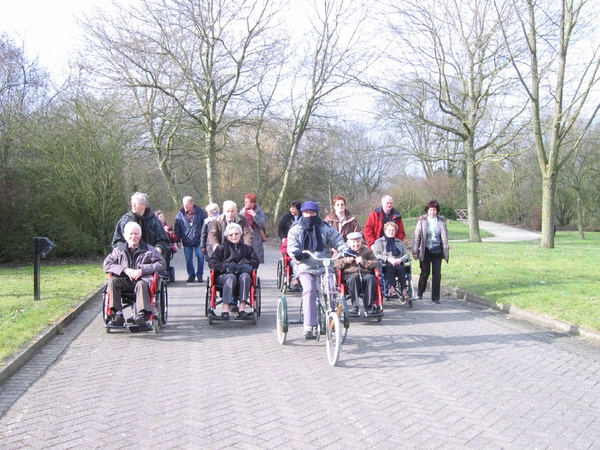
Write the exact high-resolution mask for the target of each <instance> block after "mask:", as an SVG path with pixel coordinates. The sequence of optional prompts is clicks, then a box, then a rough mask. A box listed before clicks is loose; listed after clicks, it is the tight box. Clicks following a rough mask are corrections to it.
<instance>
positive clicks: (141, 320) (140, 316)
mask: <svg viewBox="0 0 600 450" xmlns="http://www.w3.org/2000/svg"><path fill="white" fill-rule="evenodd" d="M134 322H135V324H136V325H146V315H145V314H144V313H143V312H142V311H140V312H139V313H137V316H135V320H134Z"/></svg>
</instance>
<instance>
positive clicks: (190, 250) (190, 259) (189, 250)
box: [183, 244, 204, 279]
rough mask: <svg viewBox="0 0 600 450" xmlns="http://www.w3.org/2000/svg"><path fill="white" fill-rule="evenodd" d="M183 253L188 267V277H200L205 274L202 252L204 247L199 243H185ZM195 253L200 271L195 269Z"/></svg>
mask: <svg viewBox="0 0 600 450" xmlns="http://www.w3.org/2000/svg"><path fill="white" fill-rule="evenodd" d="M183 253H184V254H185V265H186V267H187V273H188V277H189V278H192V277H194V276H196V277H198V279H200V278H202V275H204V255H203V254H202V248H201V247H200V244H198V245H184V246H183ZM194 253H196V259H197V260H198V271H197V272H195V271H194Z"/></svg>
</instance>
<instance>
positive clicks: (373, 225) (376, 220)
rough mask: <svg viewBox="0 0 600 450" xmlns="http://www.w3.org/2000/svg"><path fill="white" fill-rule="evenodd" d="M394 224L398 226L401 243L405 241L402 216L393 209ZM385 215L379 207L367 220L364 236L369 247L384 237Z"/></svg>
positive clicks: (397, 236)
mask: <svg viewBox="0 0 600 450" xmlns="http://www.w3.org/2000/svg"><path fill="white" fill-rule="evenodd" d="M391 215H392V222H394V223H395V224H396V225H398V231H397V232H396V238H397V239H400V240H401V241H403V240H404V236H405V234H406V233H405V232H404V224H403V223H402V214H400V213H399V212H398V211H396V210H395V209H394V208H392V211H391ZM384 217H385V214H384V212H383V208H382V207H381V206H378V207H377V208H376V209H375V210H373V212H371V214H370V215H369V218H368V219H367V223H366V224H365V229H364V235H365V239H366V241H367V245H368V246H369V247H371V246H372V245H373V244H374V243H375V241H376V240H377V239H379V238H380V237H382V236H383V225H384V223H383V218H384Z"/></svg>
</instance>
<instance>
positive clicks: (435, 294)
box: [418, 249, 443, 301]
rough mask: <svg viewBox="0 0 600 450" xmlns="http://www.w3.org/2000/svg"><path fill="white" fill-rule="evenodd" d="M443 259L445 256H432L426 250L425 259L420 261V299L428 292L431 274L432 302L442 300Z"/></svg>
mask: <svg viewBox="0 0 600 450" xmlns="http://www.w3.org/2000/svg"><path fill="white" fill-rule="evenodd" d="M442 259H443V255H432V254H431V252H430V251H429V250H428V249H425V259H424V260H423V261H420V265H421V276H420V277H419V288H418V295H419V297H422V296H423V293H424V292H425V291H426V290H427V280H428V279H429V274H430V273H431V300H434V301H435V300H439V299H440V284H441V282H442Z"/></svg>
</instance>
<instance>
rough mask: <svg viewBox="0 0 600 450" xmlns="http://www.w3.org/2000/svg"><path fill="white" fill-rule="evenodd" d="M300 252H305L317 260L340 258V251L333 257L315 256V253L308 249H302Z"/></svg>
mask: <svg viewBox="0 0 600 450" xmlns="http://www.w3.org/2000/svg"><path fill="white" fill-rule="evenodd" d="M302 253H306V254H307V255H309V256H310V257H311V258H313V259H316V260H317V261H335V260H336V259H338V258H341V256H342V254H341V253H340V252H338V254H337V255H336V256H335V257H333V258H319V257H317V255H315V254H314V253H313V252H311V251H310V250H302Z"/></svg>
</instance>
